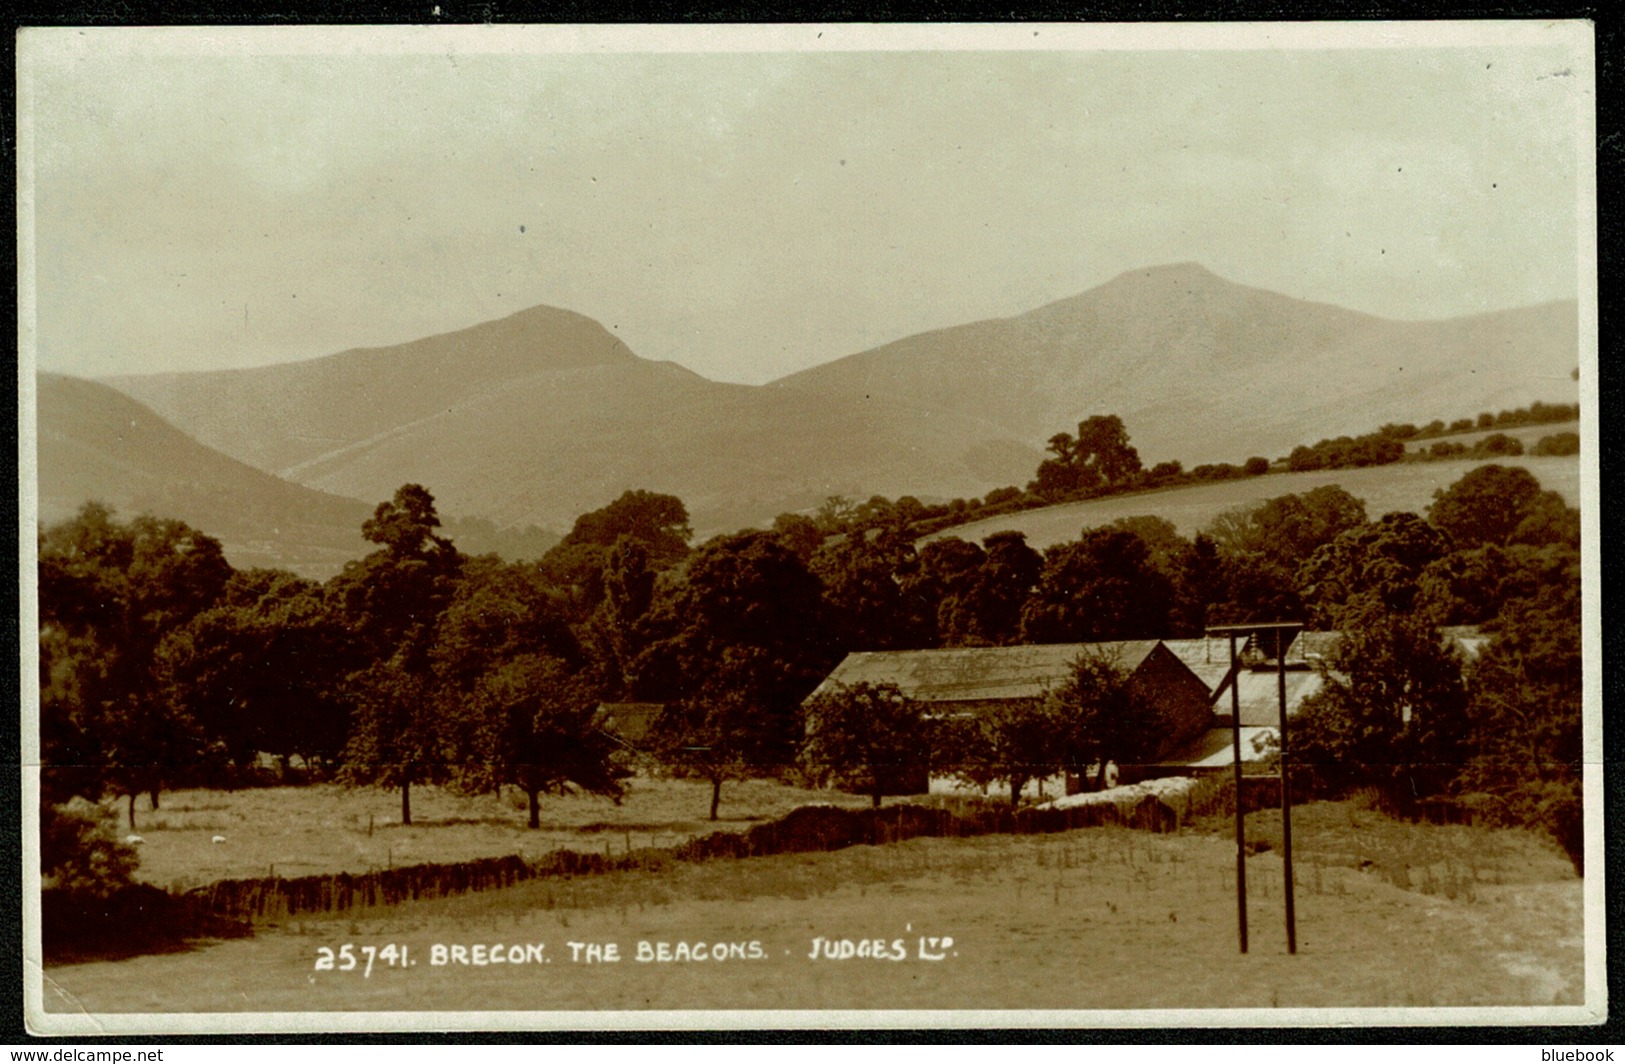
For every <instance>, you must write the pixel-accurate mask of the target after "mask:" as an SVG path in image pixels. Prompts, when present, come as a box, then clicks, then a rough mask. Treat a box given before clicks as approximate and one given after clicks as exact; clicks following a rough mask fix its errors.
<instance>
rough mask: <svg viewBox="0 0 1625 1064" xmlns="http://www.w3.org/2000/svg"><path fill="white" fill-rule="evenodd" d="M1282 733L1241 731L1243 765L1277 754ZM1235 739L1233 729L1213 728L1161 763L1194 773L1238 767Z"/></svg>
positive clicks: (1273, 731) (1273, 729)
mask: <svg viewBox="0 0 1625 1064" xmlns="http://www.w3.org/2000/svg"><path fill="white" fill-rule="evenodd" d="M1278 734H1279V733H1278V732H1277V730H1276V729H1275V728H1250V727H1246V726H1245V725H1244V726H1243V727H1242V729H1241V761H1242V764H1246V763H1247V762H1249V761H1262V760H1264V759H1265V758H1266V757H1268V756H1269V755H1270V754H1271V753H1273V752H1274V751H1275V749H1276V748H1277V746H1278V744H1277V742H1276V737H1277V735H1278ZM1233 743H1234V739H1233V738H1232V736H1231V732H1230V729H1229V728H1209V729H1208V730H1207V731H1205V732H1202V733H1201V734H1200V735H1198V736H1197V737H1196V738H1194V739H1192V740H1191V741H1190V742H1188V743H1186V744H1185V745H1184V746H1182V747H1180V748H1179V749H1178V750H1175V751H1174V752H1173V753H1171V754H1169V755H1168V756H1167V757H1165V758H1162V759H1161V763H1162V764H1163V765H1168V766H1174V765H1177V766H1180V767H1182V768H1190V769H1207V770H1211V769H1218V768H1229V767H1230V766H1231V765H1234V764H1235V763H1236V758H1235V750H1234V747H1233Z"/></svg>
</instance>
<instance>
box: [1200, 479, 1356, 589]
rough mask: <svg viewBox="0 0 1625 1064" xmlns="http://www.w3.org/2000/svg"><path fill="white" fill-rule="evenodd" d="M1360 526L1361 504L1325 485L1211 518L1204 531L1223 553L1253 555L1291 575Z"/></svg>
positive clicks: (1346, 494) (1347, 494)
mask: <svg viewBox="0 0 1625 1064" xmlns="http://www.w3.org/2000/svg"><path fill="white" fill-rule="evenodd" d="M1365 522H1366V517H1365V503H1364V502H1363V501H1361V500H1360V499H1357V498H1355V497H1354V496H1353V495H1350V494H1349V493H1348V492H1346V491H1344V490H1343V489H1342V488H1340V487H1338V486H1337V485H1335V484H1327V485H1324V486H1322V487H1319V488H1314V489H1312V490H1310V491H1306V492H1303V493H1302V494H1292V495H1278V496H1276V497H1275V498H1271V499H1266V500H1264V501H1263V502H1261V503H1258V504H1256V505H1253V506H1244V507H1238V508H1236V509H1233V510H1229V511H1227V512H1225V513H1223V514H1220V515H1219V516H1218V517H1216V518H1214V520H1213V522H1212V524H1211V525H1210V526H1209V527H1208V530H1207V531H1208V535H1209V536H1210V537H1211V538H1212V539H1213V541H1214V542H1215V543H1217V544H1218V546H1219V548H1220V549H1221V550H1222V551H1223V552H1224V553H1226V554H1231V555H1242V554H1249V553H1252V554H1258V555H1261V556H1262V557H1263V558H1264V559H1266V560H1267V561H1269V562H1270V563H1271V564H1273V565H1277V566H1280V567H1281V568H1283V569H1285V570H1286V571H1287V572H1291V571H1293V570H1295V569H1296V568H1297V567H1298V566H1299V565H1301V564H1303V562H1304V560H1305V559H1307V558H1308V557H1309V556H1310V555H1311V554H1313V553H1314V552H1315V551H1316V550H1317V549H1319V548H1320V547H1322V546H1324V545H1325V544H1327V543H1330V542H1331V541H1332V540H1334V539H1336V538H1337V537H1338V536H1340V535H1342V534H1343V533H1344V532H1347V531H1350V530H1351V529H1355V528H1358V527H1360V526H1361V525H1363V524H1365Z"/></svg>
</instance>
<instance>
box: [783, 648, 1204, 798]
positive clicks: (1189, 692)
mask: <svg viewBox="0 0 1625 1064" xmlns="http://www.w3.org/2000/svg"><path fill="white" fill-rule="evenodd" d="M1085 651H1105V652H1106V653H1110V654H1114V655H1115V656H1116V657H1117V660H1118V663H1119V664H1120V665H1121V666H1122V667H1123V668H1125V669H1127V670H1128V671H1129V672H1130V673H1131V674H1132V677H1133V680H1132V682H1133V684H1134V685H1135V686H1136V687H1137V688H1138V689H1139V690H1140V692H1141V693H1143V694H1144V695H1146V696H1147V697H1149V698H1150V699H1151V700H1153V701H1154V702H1155V703H1156V704H1157V705H1158V706H1159V707H1160V708H1161V710H1162V712H1163V714H1164V716H1165V718H1166V719H1167V720H1168V721H1169V722H1170V727H1169V731H1168V734H1167V736H1165V738H1164V742H1163V744H1162V746H1163V748H1164V749H1165V750H1174V749H1177V748H1179V747H1181V746H1182V745H1184V744H1186V743H1188V742H1190V741H1191V740H1192V739H1194V738H1195V737H1196V736H1198V735H1200V734H1201V733H1202V732H1203V731H1205V730H1206V729H1207V728H1209V727H1210V726H1211V725H1212V709H1211V708H1210V702H1211V692H1210V690H1209V687H1208V685H1207V684H1206V683H1204V682H1203V680H1202V679H1201V678H1200V677H1198V676H1197V675H1196V674H1195V673H1194V672H1192V671H1191V669H1190V668H1188V667H1187V666H1186V665H1185V663H1184V662H1183V661H1181V660H1180V659H1179V657H1178V656H1176V655H1175V654H1174V653H1173V652H1172V651H1170V650H1169V649H1168V648H1167V647H1166V646H1164V645H1163V643H1162V641H1161V640H1159V639H1145V640H1137V641H1132V642H1121V643H1094V644H1087V643H1059V644H1047V645H1039V646H1011V647H964V648H954V649H949V650H891V651H875V652H869V653H858V654H848V655H847V656H846V659H845V660H844V661H842V662H841V663H840V665H838V666H836V668H835V671H834V672H832V673H830V675H829V676H828V678H826V679H825V680H824V682H823V683H822V684H820V685H819V688H818V691H823V690H825V689H827V688H828V687H831V686H834V685H836V684H847V685H851V684H857V683H870V684H894V685H896V687H897V688H898V689H899V690H901V691H902V692H903V693H904V694H905V695H907V696H908V697H909V698H912V699H914V700H916V701H919V702H925V703H927V704H929V705H930V706H931V707H932V708H933V710H935V711H937V712H941V713H945V714H970V713H977V712H982V711H985V710H987V709H989V708H991V707H993V706H995V705H998V704H1000V703H1007V702H1013V701H1029V700H1030V701H1037V700H1039V699H1042V698H1044V697H1045V696H1046V695H1047V694H1048V693H1049V691H1051V690H1053V689H1055V688H1058V687H1060V686H1061V685H1062V684H1063V683H1065V682H1066V680H1067V677H1068V676H1069V675H1070V673H1071V670H1072V665H1073V663H1074V662H1075V661H1076V660H1077V659H1078V656H1079V655H1080V654H1082V653H1084V652H1085ZM818 691H815V692H814V695H815V696H816V695H817V693H818ZM1062 786H1063V784H1061V783H1059V782H1057V783H1055V784H1053V785H1051V789H1052V790H1058V789H1060V788H1061V787H1062ZM1064 786H1067V788H1068V789H1071V788H1073V787H1075V786H1076V781H1069V783H1068V784H1065V785H1064ZM932 787H933V789H942V783H941V782H939V781H933V783H932Z"/></svg>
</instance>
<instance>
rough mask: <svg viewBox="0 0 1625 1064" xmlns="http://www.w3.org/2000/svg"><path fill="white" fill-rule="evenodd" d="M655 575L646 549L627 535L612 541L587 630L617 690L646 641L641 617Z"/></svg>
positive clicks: (647, 605)
mask: <svg viewBox="0 0 1625 1064" xmlns="http://www.w3.org/2000/svg"><path fill="white" fill-rule="evenodd" d="M655 576H656V574H655V571H654V569H653V568H652V567H651V566H650V564H649V550H648V548H647V547H645V546H644V545H643V544H642V543H641V542H639V541H638V540H636V539H633V538H632V537H630V536H622V537H621V538H620V539H618V540H616V541H615V546H614V547H612V548H611V549H610V552H609V557H608V559H607V560H606V562H605V565H604V599H603V601H602V602H600V603H599V604H598V608H597V609H596V610H595V611H594V612H593V615H592V618H591V620H590V621H589V623H588V630H589V631H590V632H591V636H592V639H593V641H594V643H595V644H596V645H597V647H598V650H599V656H600V657H601V658H602V659H603V661H604V664H605V666H606V667H607V668H608V669H609V671H610V672H611V674H612V675H613V677H614V681H615V686H616V687H617V688H624V687H625V686H626V685H627V684H628V683H629V682H630V677H631V669H632V662H633V661H634V660H635V659H636V658H637V656H638V654H640V653H642V651H643V647H644V645H645V643H646V642H647V633H646V632H645V630H644V618H645V617H647V616H648V613H649V609H650V607H651V606H652V605H653V604H654V591H655Z"/></svg>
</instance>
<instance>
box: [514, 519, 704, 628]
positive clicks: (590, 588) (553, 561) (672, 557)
mask: <svg viewBox="0 0 1625 1064" xmlns="http://www.w3.org/2000/svg"><path fill="white" fill-rule="evenodd" d="M693 534H694V533H693V530H692V529H691V528H690V527H689V523H688V509H687V508H686V507H685V506H684V505H683V501H682V500H681V499H679V498H678V497H677V496H675V495H662V494H660V493H658V492H651V491H641V490H640V491H626V492H623V493H622V494H621V495H620V497H619V498H617V499H616V500H615V501H614V502H612V503H610V504H609V505H608V506H604V507H601V508H600V509H597V510H593V511H592V512H590V513H585V514H582V515H581V516H580V517H578V518H576V522H575V525H574V527H572V528H571V529H570V532H569V534H568V535H566V536H565V537H564V539H563V540H561V541H560V542H559V544H558V546H556V547H554V548H553V549H552V550H550V551H548V552H547V554H546V555H545V556H544V557H543V558H542V570H543V572H545V573H546V574H547V575H548V577H549V578H550V579H551V580H552V581H553V582H554V583H555V584H556V585H558V586H559V587H561V588H568V589H569V590H570V593H571V596H572V599H573V601H574V603H575V613H576V617H577V619H578V620H585V619H586V618H587V617H589V616H590V615H591V614H592V612H593V611H594V610H595V609H596V608H597V607H598V604H599V603H600V602H601V601H602V600H603V597H604V590H605V589H604V577H605V572H604V570H605V567H606V566H607V565H608V564H609V558H610V554H611V553H612V550H613V548H614V546H615V544H616V543H618V542H620V541H621V540H622V539H626V540H629V541H631V542H634V543H637V544H639V545H640V546H641V547H642V548H643V551H644V556H645V560H646V564H647V566H648V568H649V569H650V570H652V571H654V572H660V571H662V570H665V569H669V568H671V567H672V566H674V565H676V564H678V563H679V562H681V561H682V560H683V558H685V557H686V556H687V555H688V553H689V547H688V541H689V540H690V539H691V538H693Z"/></svg>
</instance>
